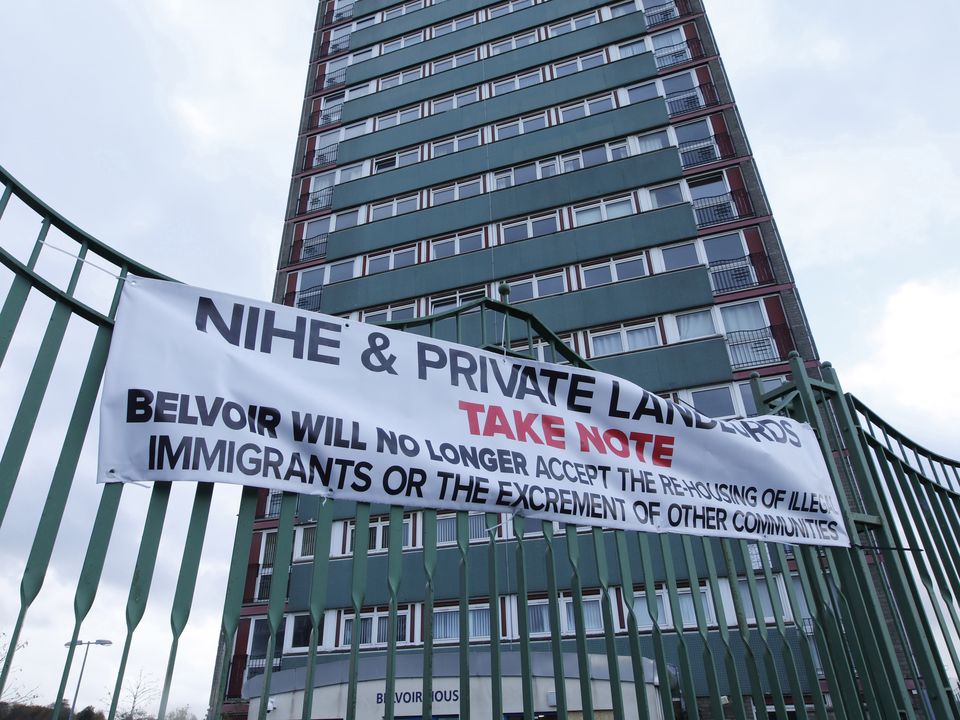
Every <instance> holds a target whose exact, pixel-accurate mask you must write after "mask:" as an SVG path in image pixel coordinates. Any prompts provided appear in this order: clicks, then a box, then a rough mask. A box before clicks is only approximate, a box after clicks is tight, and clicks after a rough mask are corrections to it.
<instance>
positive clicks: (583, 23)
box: [550, 13, 599, 37]
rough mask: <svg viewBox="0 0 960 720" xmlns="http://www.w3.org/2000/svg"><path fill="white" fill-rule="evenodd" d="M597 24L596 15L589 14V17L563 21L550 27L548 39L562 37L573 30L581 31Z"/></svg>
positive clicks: (584, 16) (583, 16)
mask: <svg viewBox="0 0 960 720" xmlns="http://www.w3.org/2000/svg"><path fill="white" fill-rule="evenodd" d="M598 22H599V20H598V19H597V14H596V13H590V14H589V15H581V16H579V17H575V18H570V19H568V20H564V21H563V22H561V23H557V24H556V25H551V26H550V37H556V36H557V35H563V34H565V33H568V32H573V31H574V30H582V29H583V28H585V27H590V26H591V25H596V24H597V23H598Z"/></svg>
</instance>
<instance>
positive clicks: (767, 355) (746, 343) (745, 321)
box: [720, 300, 780, 369]
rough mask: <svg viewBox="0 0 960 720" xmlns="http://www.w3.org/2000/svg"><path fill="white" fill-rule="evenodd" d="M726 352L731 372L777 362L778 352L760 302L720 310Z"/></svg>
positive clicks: (778, 359)
mask: <svg viewBox="0 0 960 720" xmlns="http://www.w3.org/2000/svg"><path fill="white" fill-rule="evenodd" d="M720 317H721V319H722V320H723V327H724V330H725V331H726V336H727V350H728V351H729V353H730V362H731V364H732V365H733V367H734V368H736V369H739V368H744V367H748V366H750V365H768V364H770V363H775V362H779V361H780V350H779V348H778V346H777V342H776V339H775V338H774V336H773V332H772V330H771V328H770V327H769V322H768V320H767V317H766V313H765V312H764V308H763V301H761V300H752V301H750V302H745V303H737V304H735V305H724V306H721V307H720Z"/></svg>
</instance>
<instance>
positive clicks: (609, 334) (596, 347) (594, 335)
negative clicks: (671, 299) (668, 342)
mask: <svg viewBox="0 0 960 720" xmlns="http://www.w3.org/2000/svg"><path fill="white" fill-rule="evenodd" d="M659 344H660V330H659V328H658V327H657V324H656V323H655V322H651V323H646V324H644V325H628V326H625V327H621V328H618V329H616V330H608V331H604V332H591V333H590V345H591V347H592V351H593V356H594V357H602V356H604V355H615V354H617V353H622V352H629V351H632V350H643V349H645V348H650V347H657V346H658V345H659Z"/></svg>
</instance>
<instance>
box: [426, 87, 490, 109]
mask: <svg viewBox="0 0 960 720" xmlns="http://www.w3.org/2000/svg"><path fill="white" fill-rule="evenodd" d="M479 100H480V89H479V88H473V89H472V90H467V91H465V92H461V93H456V94H454V95H448V96H447V97H443V98H438V99H436V100H434V101H433V102H432V103H431V107H432V109H433V110H432V111H433V113H434V114H437V113H442V112H447V111H448V110H454V109H455V108H462V107H466V106H467V105H471V104H473V103H475V102H477V101H479Z"/></svg>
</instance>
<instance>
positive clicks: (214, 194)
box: [0, 0, 960, 714]
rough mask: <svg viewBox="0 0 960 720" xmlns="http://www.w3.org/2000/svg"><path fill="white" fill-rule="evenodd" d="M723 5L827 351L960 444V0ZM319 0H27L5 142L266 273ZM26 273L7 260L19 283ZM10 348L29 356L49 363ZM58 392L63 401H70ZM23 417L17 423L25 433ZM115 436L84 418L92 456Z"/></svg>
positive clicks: (849, 378) (163, 591)
mask: <svg viewBox="0 0 960 720" xmlns="http://www.w3.org/2000/svg"><path fill="white" fill-rule="evenodd" d="M557 1H559V2H562V1H563V0H557ZM707 7H708V10H709V11H710V13H711V19H712V22H713V25H714V32H715V34H716V36H717V40H718V43H719V46H720V49H721V53H722V54H723V58H724V63H725V65H726V68H727V71H728V73H729V76H730V80H731V83H732V87H733V90H734V92H735V94H736V97H737V101H738V104H739V108H740V112H741V115H742V116H743V120H744V123H745V125H746V128H747V132H748V134H749V137H750V142H751V145H752V148H753V151H754V154H755V157H756V160H757V163H758V165H759V168H760V172H761V174H762V177H763V180H764V182H765V185H766V190H767V193H768V195H769V197H770V202H771V205H772V207H773V210H774V213H775V215H776V218H777V222H778V225H779V228H780V232H781V234H782V236H783V240H784V243H785V245H786V248H787V252H788V254H789V257H790V259H791V262H792V265H793V269H794V272H795V274H796V278H797V282H798V284H799V287H800V291H801V294H802V298H803V301H804V304H805V306H806V310H807V313H808V315H809V318H810V323H811V326H812V329H813V333H814V337H815V338H816V341H817V344H818V346H819V350H820V354H821V357H822V358H823V359H827V360H830V361H832V362H833V363H834V365H835V366H836V367H837V369H838V371H839V374H840V378H841V380H842V381H843V382H844V385H845V387H846V389H847V390H849V391H852V392H854V393H856V394H857V395H859V396H861V397H862V398H863V399H864V400H866V401H867V402H868V404H870V405H872V406H873V407H874V408H875V409H877V410H878V411H879V412H880V413H881V414H882V415H884V416H886V417H887V418H889V419H891V420H893V421H894V422H895V423H896V424H897V425H898V426H900V427H902V428H903V429H904V430H905V431H906V432H907V433H908V434H910V435H912V436H913V437H914V438H915V439H917V440H918V441H920V442H922V443H925V444H927V445H929V446H930V447H931V448H932V449H935V450H938V451H940V452H943V453H945V454H948V455H952V456H954V457H958V456H960V438H958V434H957V432H956V430H955V428H956V427H957V425H958V424H960V384H958V382H957V379H956V373H957V369H958V368H960V339H958V338H960V335H958V333H957V332H956V327H957V317H958V316H960V251H958V250H957V234H958V233H957V227H958V226H960V202H958V198H960V142H958V140H960V137H958V135H960V130H958V126H957V124H956V117H957V114H958V111H960V94H958V93H957V91H956V77H955V72H956V69H957V67H958V66H960V65H958V62H957V61H958V54H960V53H958V50H957V47H958V43H957V39H956V30H957V28H958V27H960V6H958V5H957V3H956V2H955V0H930V1H928V2H926V3H923V4H922V7H921V6H917V7H916V8H912V6H909V5H905V4H903V3H895V2H893V0H871V1H869V2H868V1H867V0H844V2H832V3H819V4H816V3H814V4H809V3H798V2H793V1H788V0H707ZM315 11H316V5H315V3H313V2H302V1H301V2H293V1H292V0H288V1H287V2H272V3H255V2H250V1H249V0H230V1H229V2H228V1H227V0H202V1H198V0H140V1H139V2H122V1H121V0H116V1H114V2H110V1H109V0H94V2H88V3H77V2H69V1H67V0H45V1H44V2H33V3H13V2H10V1H9V0H8V2H6V3H4V7H3V10H2V18H3V19H2V22H0V69H2V77H3V92H2V95H0V98H2V100H0V109H2V112H0V164H2V165H3V166H5V167H6V168H7V170H8V171H10V172H11V173H13V175H14V176H15V177H17V178H18V179H19V180H21V181H22V182H24V183H25V184H26V185H27V186H28V187H29V188H31V189H32V190H33V192H35V193H36V194H37V195H39V196H40V197H41V198H43V199H44V200H46V201H47V202H48V203H50V204H51V205H52V206H54V207H55V208H57V209H58V210H59V211H60V212H61V213H63V214H64V215H65V216H66V217H68V218H70V219H71V220H73V221H74V222H75V223H76V224H77V225H79V226H80V227H82V228H84V229H86V230H87V231H88V232H90V233H91V234H93V235H95V236H96V237H98V238H99V239H101V240H103V241H104V242H106V243H108V244H109V245H112V246H113V247H115V248H116V249H118V250H120V251H121V252H123V253H125V254H127V255H129V256H132V257H134V258H136V259H138V260H140V261H141V262H143V263H145V264H146V265H149V266H151V267H153V268H155V269H157V270H158V271H160V272H163V273H165V274H168V275H170V276H173V277H175V278H177V279H180V280H183V281H185V282H189V283H193V284H197V285H202V286H206V287H211V288H214V289H217V290H223V291H228V292H234V293H238V294H243V295H249V296H253V297H257V298H267V297H268V296H269V295H270V292H271V288H272V285H273V275H274V271H275V266H276V259H277V255H278V246H279V241H280V235H281V230H282V224H283V213H284V206H285V198H286V195H287V189H288V185H289V177H290V170H291V167H292V164H293V157H294V147H295V140H296V135H297V125H298V121H299V115H300V108H301V101H302V97H303V88H304V83H305V77H306V61H307V57H308V54H309V47H310V41H311V34H312V23H313V20H314V15H315ZM5 222H6V221H5ZM0 225H2V224H0ZM3 240H4V236H3V232H2V228H0V241H3ZM7 282H8V279H7V276H6V275H4V276H3V283H2V284H0V289H2V288H5V287H6V283H7ZM42 310H43V309H42V308H39V309H37V312H38V313H39V312H41V311H42ZM38 317H42V316H41V315H38ZM23 347H29V342H26V343H24V344H23ZM14 350H16V348H15V349H14ZM11 352H12V353H13V361H11V363H8V365H11V364H13V365H14V366H15V367H27V365H26V364H25V362H26V361H25V360H21V364H20V365H19V366H17V365H16V361H17V358H16V353H15V352H14V351H11ZM22 355H23V358H26V357H28V355H29V354H28V353H26V351H24V352H23V353H22ZM10 372H11V371H9V370H7V369H5V375H0V381H2V380H3V379H4V378H5V377H9V376H10ZM63 375H64V376H65V377H67V376H69V375H70V368H69V367H67V368H64V369H63ZM11 386H12V384H11ZM3 393H4V391H3V385H2V383H0V400H2V401H3V403H4V405H3V406H4V407H10V406H11V404H12V403H13V402H16V398H15V397H12V396H6V395H4V394H3ZM45 412H46V413H47V415H49V416H50V418H49V419H50V421H51V422H54V421H55V419H56V418H55V416H56V413H55V408H54V409H46V408H45ZM7 429H8V425H4V426H3V427H0V430H3V435H2V436H3V437H6V430H7ZM93 450H94V443H92V442H88V447H87V451H86V452H85V460H86V461H87V463H92V462H93V459H94V453H93ZM49 454H50V453H49V452H44V448H43V446H42V443H37V447H35V448H31V455H30V456H28V467H30V468H33V469H34V470H35V471H36V475H35V476H36V477H38V478H39V477H48V475H49V470H47V472H46V475H44V468H45V465H44V460H45V456H48V455H49ZM46 459H47V460H49V458H48V457H47V458H46ZM31 463H32V465H31ZM86 467H92V465H91V464H88V465H87V466H86ZM91 482H92V480H91ZM181 490H183V492H180V491H179V490H178V491H177V495H178V496H177V497H176V498H175V502H174V505H173V508H182V507H184V506H185V503H186V502H187V501H188V499H189V496H190V493H191V491H189V490H188V489H187V488H182V489H181ZM125 494H126V495H127V496H129V497H127V498H126V500H125V502H127V501H130V499H131V498H133V499H134V500H133V502H132V505H133V507H132V508H128V509H126V510H125V511H124V514H123V515H121V518H120V521H119V525H118V533H119V534H122V533H129V534H130V536H131V538H132V539H131V540H130V542H129V543H123V542H121V543H115V545H120V546H125V547H120V548H116V549H114V550H113V551H112V558H111V559H112V560H115V565H114V566H113V567H114V569H113V570H112V571H111V573H110V574H109V575H108V576H107V578H106V582H105V584H104V587H103V590H102V592H101V594H100V596H99V598H98V602H97V605H96V606H95V609H94V613H93V614H92V615H91V618H90V620H89V621H88V623H87V625H85V630H84V637H86V636H90V637H109V638H111V639H113V640H114V642H115V643H117V644H119V643H120V642H121V641H122V638H123V604H124V603H125V601H126V595H127V591H128V587H129V573H130V568H131V567H132V557H133V555H132V552H131V550H130V548H132V547H135V545H136V542H135V540H134V539H135V538H138V537H139V528H140V523H142V513H143V508H144V507H145V501H146V498H147V496H148V491H146V490H140V489H138V488H128V489H127V490H126V491H125ZM96 496H97V494H96V492H95V491H94V490H92V489H91V490H90V491H89V492H84V491H83V490H79V491H77V492H74V494H73V496H72V497H71V501H70V505H69V506H68V516H67V519H66V522H65V528H66V530H67V532H66V533H65V536H66V539H61V542H59V543H58V546H57V551H56V554H55V556H54V567H53V570H52V572H51V573H50V574H49V575H48V578H47V582H46V584H45V586H44V591H43V593H42V594H41V597H40V599H39V600H38V602H37V604H36V606H35V607H34V608H33V609H32V610H31V614H30V615H29V616H28V618H29V619H28V623H27V627H26V629H25V633H24V639H25V640H27V641H28V642H29V643H30V645H29V647H28V648H26V649H25V650H24V651H23V652H22V656H21V663H20V665H21V666H22V674H21V682H22V683H23V684H24V685H29V686H37V687H38V688H39V689H40V691H41V692H42V698H41V699H42V700H43V701H45V702H46V701H49V699H52V693H53V692H55V688H56V679H57V678H58V677H59V671H53V672H52V671H51V668H56V667H58V666H59V665H60V664H61V663H62V658H63V648H62V644H63V642H64V641H66V640H67V639H69V633H70V622H69V619H68V618H66V617H64V616H63V615H62V614H63V613H64V611H65V610H66V609H67V608H69V604H70V603H69V601H68V600H67V599H68V598H70V597H72V595H73V591H74V587H75V582H76V573H77V568H76V562H77V560H78V558H79V557H81V555H82V551H83V547H84V545H85V543H86V538H87V536H88V533H89V525H88V523H89V520H90V518H91V514H92V512H93V510H94V509H95V498H96ZM40 497H42V495H41V496H40ZM137 503H139V505H138V504H137ZM215 503H216V504H217V507H218V510H219V513H218V514H217V517H215V518H214V521H213V525H212V527H211V533H210V538H211V539H210V541H208V545H207V547H206V548H205V562H204V570H203V573H202V577H201V579H200V585H199V589H198V593H199V595H200V596H201V597H202V598H203V603H201V604H199V605H198V607H197V608H195V610H194V615H193V617H192V620H191V624H190V626H189V627H190V628H191V629H189V630H188V634H187V636H186V637H185V638H184V641H183V645H182V647H181V654H180V660H179V661H178V665H177V673H176V675H175V684H174V693H173V698H172V703H173V704H174V705H178V704H183V703H189V704H191V705H192V706H193V709H194V711H195V712H197V713H198V714H202V712H203V710H204V708H205V705H206V701H207V694H208V691H209V683H210V673H211V669H210V667H211V664H212V657H213V652H214V649H215V644H216V634H217V630H218V626H219V612H220V606H221V605H220V604H221V603H222V592H223V589H222V582H223V574H224V572H225V568H226V562H227V558H226V557H225V556H224V552H225V548H227V547H228V546H229V542H230V541H231V539H232V535H231V533H232V529H231V522H232V521H233V517H232V513H234V512H235V509H236V494H235V493H231V492H230V491H229V490H228V491H221V490H219V489H218V491H217V495H216V497H215ZM38 507H39V501H38V500H37V496H36V495H35V494H34V495H30V494H26V493H23V492H20V493H18V495H16V496H15V497H14V504H13V506H12V507H11V512H10V517H14V518H16V519H17V521H16V522H8V523H7V525H6V526H5V527H4V528H3V530H2V531H0V561H2V562H0V586H3V587H5V588H7V589H8V591H7V592H5V593H3V595H0V629H5V628H9V627H10V626H11V624H12V620H13V618H14V617H15V613H16V610H17V607H18V605H17V599H16V593H15V592H13V591H12V588H14V587H16V584H17V583H18V582H19V575H20V570H21V569H22V562H23V560H22V555H23V545H22V543H23V542H24V540H22V538H23V537H29V534H28V531H29V529H30V528H31V527H35V521H36V513H38V512H39V509H38ZM31 523H34V524H31ZM170 523H171V529H172V535H171V537H172V538H173V539H171V540H170V541H169V542H168V541H165V544H164V546H163V548H162V551H161V560H160V564H159V567H158V573H157V576H156V579H155V583H154V587H155V589H156V593H157V597H156V600H157V601H158V602H154V603H152V604H151V607H150V609H149V610H148V614H147V617H146V619H145V620H144V624H143V627H142V629H141V631H138V636H139V639H138V641H137V642H136V643H135V645H134V655H133V657H132V659H131V664H130V667H131V670H132V673H131V674H133V675H136V672H137V670H138V669H139V668H140V667H143V668H144V669H145V670H146V671H147V672H149V673H152V674H153V676H154V677H155V678H156V679H157V680H158V681H159V679H160V677H161V676H162V674H163V671H164V664H165V662H166V654H167V649H168V648H169V625H168V621H167V615H168V612H169V610H168V607H169V601H168V600H167V602H166V603H164V602H163V598H169V595H170V594H171V593H172V590H173V585H174V584H175V578H176V575H175V573H176V567H177V563H178V560H179V552H180V550H179V549H178V548H179V546H178V545H177V542H176V538H178V537H180V538H182V534H183V532H184V530H185V518H183V517H182V513H180V514H178V513H176V512H172V513H171V519H170ZM71 531H72V532H71ZM178 533H179V535H178ZM116 537H117V536H115V539H116ZM121 537H122V535H121ZM18 558H19V559H18ZM118 659H119V647H116V646H115V647H113V648H95V649H94V650H92V651H91V656H90V663H89V665H88V668H87V674H86V675H85V677H84V687H83V689H82V690H81V696H80V704H81V705H85V704H91V703H92V704H100V705H101V706H102V705H103V704H104V703H103V700H102V698H104V696H105V694H106V692H105V691H106V688H107V686H108V684H110V683H109V680H108V678H109V677H110V675H111V673H113V672H114V671H115V667H116V663H117V661H118ZM73 682H74V680H72V681H71V686H70V687H71V691H70V692H71V693H72V683H73Z"/></svg>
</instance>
